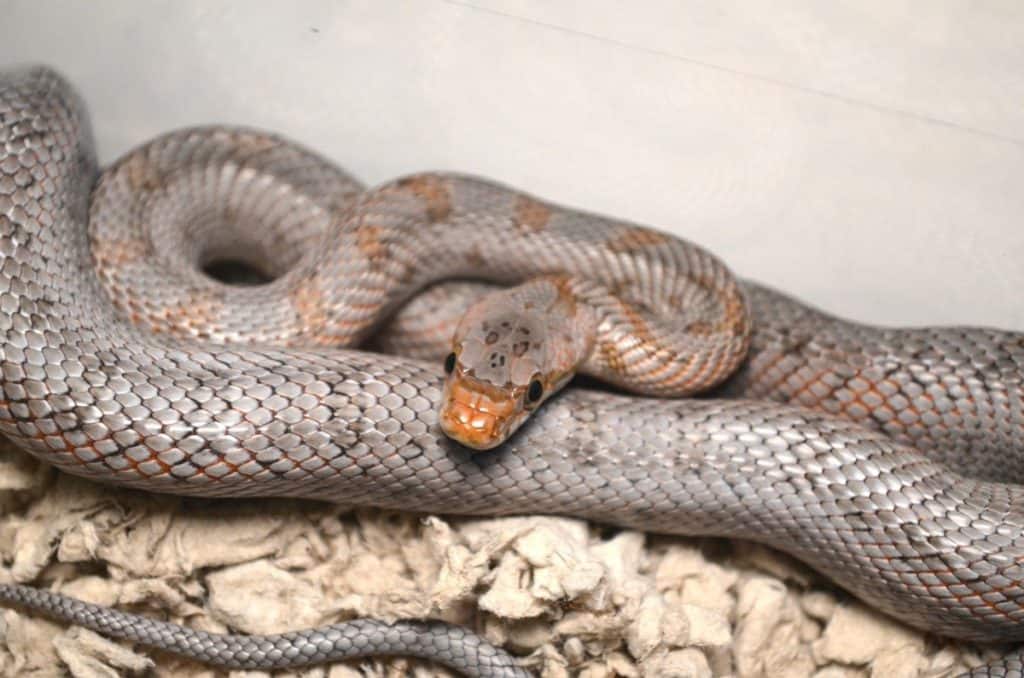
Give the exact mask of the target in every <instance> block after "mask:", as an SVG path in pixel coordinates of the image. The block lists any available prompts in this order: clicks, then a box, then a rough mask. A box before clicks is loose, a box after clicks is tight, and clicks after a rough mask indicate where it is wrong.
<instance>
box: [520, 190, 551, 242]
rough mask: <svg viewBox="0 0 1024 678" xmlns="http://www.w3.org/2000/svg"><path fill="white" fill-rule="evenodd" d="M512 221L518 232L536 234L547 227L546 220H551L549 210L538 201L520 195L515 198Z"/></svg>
mask: <svg viewBox="0 0 1024 678" xmlns="http://www.w3.org/2000/svg"><path fill="white" fill-rule="evenodd" d="M513 219H515V223H516V226H518V227H519V230H521V231H526V232H528V233H536V232H538V231H542V230H544V227H545V226H547V224H548V220H549V219H551V208H550V207H548V206H547V205H545V204H544V203H542V202H540V201H538V200H534V199H533V198H529V197H527V196H525V195H520V196H519V197H517V198H516V206H515V216H514V217H513Z"/></svg>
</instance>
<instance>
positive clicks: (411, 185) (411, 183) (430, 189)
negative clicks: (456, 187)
mask: <svg viewBox="0 0 1024 678" xmlns="http://www.w3.org/2000/svg"><path fill="white" fill-rule="evenodd" d="M397 186H398V187H399V188H401V189H403V190H407V191H409V192H410V193H412V194H413V195H415V196H416V197H417V198H419V199H420V200H422V201H423V202H425V203H426V208H427V216H428V217H429V218H430V221H431V222H434V223H436V222H438V221H444V220H445V219H447V218H448V216H449V215H450V214H451V211H452V199H451V194H450V193H449V191H448V187H447V186H446V185H445V183H444V181H443V180H442V179H440V178H439V177H434V176H429V175H419V176H415V177H409V178H407V179H402V180H400V181H399V182H398V184H397Z"/></svg>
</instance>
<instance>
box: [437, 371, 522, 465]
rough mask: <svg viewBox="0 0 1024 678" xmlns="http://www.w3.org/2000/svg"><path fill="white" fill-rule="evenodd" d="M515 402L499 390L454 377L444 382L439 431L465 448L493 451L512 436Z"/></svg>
mask: <svg viewBox="0 0 1024 678" xmlns="http://www.w3.org/2000/svg"><path fill="white" fill-rule="evenodd" d="M516 402H517V401H516V399H515V398H512V397H509V396H507V395H505V394H504V393H503V392H502V391H501V390H500V389H496V388H494V387H493V386H488V385H486V384H482V383H478V382H477V380H475V379H472V378H471V377H466V376H460V375H453V376H452V377H450V378H449V379H448V380H447V381H446V382H445V387H444V400H443V403H444V404H443V405H442V407H441V415H440V421H441V428H442V430H443V431H444V432H445V434H446V435H447V436H448V437H450V438H452V439H454V440H456V441H458V442H459V443H461V444H463V445H465V446H466V447H470V448H473V449H475V450H489V449H492V448H494V447H497V446H498V445H500V444H501V443H502V442H503V441H504V440H505V438H506V437H507V436H508V434H509V433H511V430H512V424H513V422H514V420H515V419H516V417H515V416H514V415H515V414H516V412H517V411H518V408H517V407H516Z"/></svg>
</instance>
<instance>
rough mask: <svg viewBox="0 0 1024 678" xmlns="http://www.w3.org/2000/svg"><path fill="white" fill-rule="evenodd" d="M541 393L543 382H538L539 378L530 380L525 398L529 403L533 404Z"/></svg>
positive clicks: (542, 391) (542, 393)
mask: <svg viewBox="0 0 1024 678" xmlns="http://www.w3.org/2000/svg"><path fill="white" fill-rule="evenodd" d="M542 395H544V384H542V383H540V379H534V380H533V381H531V382H530V387H529V388H528V389H527V390H526V400H527V402H529V403H530V404H533V403H536V402H537V401H538V400H540V397H541V396H542Z"/></svg>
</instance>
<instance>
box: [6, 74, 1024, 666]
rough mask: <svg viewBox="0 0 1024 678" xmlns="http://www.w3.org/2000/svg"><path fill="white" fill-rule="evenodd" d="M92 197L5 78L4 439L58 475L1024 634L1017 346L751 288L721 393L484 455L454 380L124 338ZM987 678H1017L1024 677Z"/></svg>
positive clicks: (1021, 394)
mask: <svg viewBox="0 0 1024 678" xmlns="http://www.w3.org/2000/svg"><path fill="white" fill-rule="evenodd" d="M96 175H97V171H96V163H95V159H94V156H93V150H92V143H91V139H90V134H89V131H88V125H87V121H86V117H85V113H84V110H83V107H82V105H81V103H80V102H79V100H78V98H77V96H76V95H75V94H74V93H73V91H72V90H71V89H70V87H69V86H68V85H67V84H66V83H65V82H64V81H63V80H62V79H61V78H60V77H59V76H57V75H56V74H54V73H53V72H52V71H49V70H46V69H41V68H36V69H26V70H21V71H14V72H9V73H7V74H5V75H3V76H0V332H2V336H0V374H2V386H3V395H2V398H3V399H2V401H0V431H2V432H3V433H4V434H5V435H6V436H7V437H9V438H10V439H11V440H12V441H14V442H15V443H16V444H17V445H19V446H20V447H22V448H23V449H25V450H27V451H28V452H30V453H32V454H33V455H35V456H37V457H39V458H40V459H42V460H44V461H46V462H47V463H50V464H53V465H54V466H56V467H58V468H60V469H63V470H65V471H67V472H69V473H74V474H77V475H82V476H85V477H89V478H93V479H96V480H102V481H105V482H111V483H116V484H120V485H125V486H129V487H136V488H141V489H146V490H152V491H156V492H168V493H175V494H186V495H200V496H218V497H227V496H295V497H307V498H315V499H322V500H327V501H338V502H342V503H344V504H347V505H373V506H380V507H387V508H394V509H406V510H410V509H411V510H416V511H425V512H438V513H448V514H466V515H502V514H517V513H551V514H563V515H571V516H578V517H582V518H587V519H590V520H595V521H600V522H604V523H611V524H615V525H620V526H625V527H630V528H635V529H641V530H647V531H652V532H663V533H672V534H682V535H716V536H729V537H738V538H744V539H751V540H756V541H759V542H762V543H766V544H769V545H772V546H775V547H777V548H780V549H782V550H785V551H787V552H789V553H791V554H793V555H794V556H796V557H798V558H800V559H801V560H803V561H805V562H807V563H808V564H810V565H811V566H813V567H815V568H816V569H818V570H820V571H822V572H824V573H826V574H827V575H828V576H829V577H831V578H832V579H834V580H835V581H836V582H837V583H838V584H840V585H841V586H843V587H845V588H846V589H848V590H850V591H851V592H853V593H854V594H856V595H857V596H859V597H860V598H862V599H863V600H865V601H866V602H868V603H869V604H871V605H873V606H875V607H877V608H879V609H881V610H883V611H885V612H887V613H888V614H891V615H893V616H894V617H896V618H898V619H901V620H903V621H904V622H906V623H908V624H911V625H913V626H916V627H918V628H922V629H926V630H929V631H933V632H936V633H941V634H946V635H949V636H953V637H956V638H959V639H962V640H973V641H981V642H1015V641H1021V640H1024V627H1022V625H1021V624H1020V621H1021V619H1022V618H1024V564H1022V560H1024V488H1022V487H1020V486H1018V485H1013V484H1001V483H996V482H992V481H991V479H996V478H998V479H1000V480H1002V481H1004V482H1005V481H1011V482H1013V481H1020V480H1022V479H1024V473H1021V464H1020V461H1021V451H1022V450H1024V426H1022V422H1024V379H1022V375H1024V337H1022V336H1021V335H1018V334H1013V333H1010V332H1003V331H997V330H989V329H973V328H943V329H917V330H895V329H879V328H873V327H866V326H861V325H855V324H852V323H849V322H847V321H843V320H838V319H834V318H831V317H829V316H826V315H824V314H821V313H819V312H817V311H814V310H811V309H809V308H807V307H805V306H803V305H801V304H799V303H798V302H796V301H793V300H791V299H789V298H787V297H784V296H783V295H780V294H778V293H775V292H772V291H770V290H767V289H764V288H761V287H759V286H756V285H753V284H745V289H746V295H747V297H748V299H749V302H750V304H751V306H752V309H753V311H752V312H753V323H754V335H753V340H752V347H751V354H750V356H749V357H748V359H747V361H746V362H745V363H744V365H743V366H742V367H741V368H740V371H739V373H738V374H736V375H735V376H734V377H733V378H732V379H731V380H730V381H729V382H728V383H727V384H726V385H725V386H724V388H723V390H722V395H723V396H729V397H728V398H725V397H723V398H721V399H686V400H678V401H673V400H660V399H645V398H636V397H628V396H623V395H616V394H611V393H605V392H599V391H590V390H585V389H568V390H567V391H566V392H564V393H563V394H561V395H560V396H558V397H557V398H554V399H552V401H551V402H550V403H548V404H547V406H546V407H545V408H544V409H542V410H541V411H539V412H538V413H537V414H536V415H535V416H534V417H533V418H532V420H531V421H529V422H528V423H527V424H525V425H524V426H523V428H522V429H521V430H520V431H519V433H517V434H516V435H515V436H514V437H513V438H512V439H511V440H510V441H509V442H508V443H507V444H505V445H503V446H502V447H500V448H498V449H496V450H493V451H490V452H484V453H478V454H471V453H469V452H468V451H467V450H465V449H463V448H460V447H459V446H457V445H455V444H453V443H451V442H450V441H448V440H447V439H446V438H444V437H443V436H442V435H441V434H440V433H439V431H438V429H437V425H436V421H437V419H436V413H435V409H436V406H437V401H438V399H439V397H440V388H439V387H440V384H441V380H442V376H443V375H442V371H441V367H440V366H439V365H436V364H434V363H431V362H423V361H418V360H414V359H406V358H396V357H387V356H383V355H379V354H375V353H364V352H359V351H352V350H339V349H327V348H315V349H304V348H290V347H282V348H270V347H259V348H258V347H255V346H252V345H245V346H235V345H232V344H230V343H229V344H224V345H222V344H218V343H216V342H214V341H211V340H203V339H185V338H181V337H175V336H168V335H167V334H157V333H155V332H154V331H153V330H151V329H148V328H146V327H145V326H144V325H145V323H143V326H141V327H139V326H133V325H131V324H129V323H127V322H126V321H125V320H124V319H123V315H122V313H123V311H124V309H123V308H121V309H120V310H118V309H117V308H115V307H114V305H113V304H112V303H111V301H110V300H109V298H107V297H106V296H105V294H104V293H103V291H102V289H101V285H100V282H99V280H98V277H97V274H96V272H95V270H94V268H93V259H92V255H91V254H90V250H89V243H88V236H87V230H86V221H87V213H88V210H89V200H90V189H91V188H92V186H93V183H94V181H95V178H96ZM366 204H368V205H369V207H367V209H374V210H378V209H380V204H381V203H380V201H376V202H375V201H372V200H371V201H369V202H368V203H366ZM413 237H414V236H413ZM147 292H148V290H147ZM140 293H142V292H141V291H140ZM318 312H319V311H317V313H318ZM211 339H227V340H228V341H230V337H226V338H222V337H221V338H211ZM784 402H789V403H792V404H784ZM254 413H257V414H255V415H254ZM268 413H270V416H267V415H268ZM947 464H948V465H947ZM953 467H955V468H957V469H958V471H960V472H963V473H964V474H969V475H971V476H973V478H967V477H964V476H961V475H958V474H957V473H955V472H953V471H951V470H950V469H951V468H953ZM0 599H2V600H5V601H7V602H10V603H17V604H20V605H24V606H26V607H28V608H30V609H38V610H43V611H48V612H50V613H52V614H55V615H56V616H57V617H58V618H60V619H63V620H66V621H68V622H72V623H75V624H81V625H83V626H88V627H91V628H95V629H98V630H100V631H102V632H105V633H108V634H110V635H115V636H118V637H123V638H129V639H131V640H133V641H137V642H140V643H144V644H147V645H150V646H156V647H160V648H165V649H172V650H174V651H177V652H180V653H183V654H186V655H188V656H192V657H196V658H198V659H201V660H203V661H208V662H215V663H218V664H221V665H224V666H253V667H255V666H262V667H271V666H293V665H297V664H299V663H302V662H304V661H305V662H310V661H324V660H329V659H341V658H346V657H354V656H362V655H366V654H373V653H397V654H413V655H416V656H420V657H426V658H429V659H434V660H437V661H439V662H442V663H444V664H446V665H448V666H450V667H453V668H455V669H456V670H459V671H462V672H464V673H466V674H468V675H479V676H524V675H528V674H527V673H526V671H525V670H523V669H521V668H518V667H517V666H516V664H515V662H514V660H513V659H512V658H511V657H510V656H509V655H508V654H506V653H505V652H504V651H502V650H498V649H496V648H494V647H492V646H491V645H489V644H488V643H486V642H485V641H482V640H480V639H479V638H477V637H476V636H474V635H473V634H471V633H469V632H467V631H464V630H461V629H458V628H456V627H452V626H450V625H447V624H442V623H439V622H426V623H422V622H409V623H399V624H398V625H396V626H390V625H387V624H384V623H381V622H372V621H356V622H351V623H348V624H341V625H338V626H335V627H331V628H329V629H321V630H318V631H312V632H299V633H296V634H287V635H282V636H274V637H266V638H250V637H246V636H208V635H206V634H202V633H198V632H194V631H189V630H187V629H182V628H181V627H176V626H173V625H167V624H163V623H160V622H155V621H152V620H146V619H143V618H140V617H135V616H131V615H125V614H123V613H118V612H113V611H110V610H106V609H104V608H97V607H95V606H91V605H86V604H84V603H80V602H77V601H71V600H69V599H66V598H63V597H61V596H57V595H54V594H49V593H46V592H42V591H38V590H36V589H33V588H31V587H25V586H19V585H5V586H2V587H0ZM970 675H973V676H1009V675H1021V663H1020V658H1019V656H1017V655H1016V654H1015V655H1012V656H1008V657H1007V658H1005V659H1004V660H1002V661H1001V662H999V663H996V664H993V665H991V666H989V667H985V668H982V669H977V670H975V671H974V672H972V673H971V674H970Z"/></svg>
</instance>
